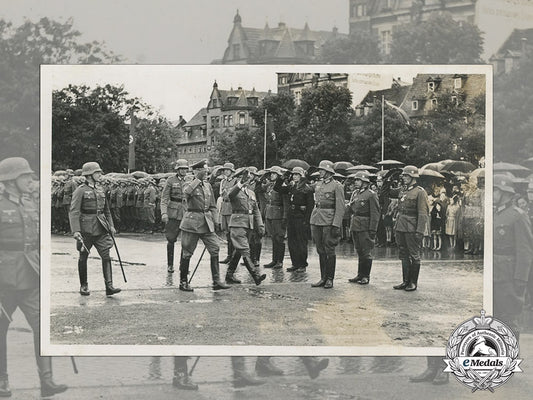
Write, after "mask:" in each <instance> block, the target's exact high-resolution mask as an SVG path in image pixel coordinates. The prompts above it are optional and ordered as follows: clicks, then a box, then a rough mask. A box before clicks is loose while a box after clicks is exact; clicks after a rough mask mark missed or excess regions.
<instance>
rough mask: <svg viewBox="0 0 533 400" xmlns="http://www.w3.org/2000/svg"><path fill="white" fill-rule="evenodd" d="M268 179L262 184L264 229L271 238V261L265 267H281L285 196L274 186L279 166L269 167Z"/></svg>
mask: <svg viewBox="0 0 533 400" xmlns="http://www.w3.org/2000/svg"><path fill="white" fill-rule="evenodd" d="M269 171H270V179H269V181H268V182H266V183H265V184H264V186H265V198H266V204H267V206H266V216H265V220H266V229H267V231H268V233H269V234H270V237H271V238H272V261H271V262H270V263H268V264H265V265H264V267H265V268H273V269H279V268H283V259H284V258H285V232H286V231H287V208H288V207H287V196H286V195H284V194H282V193H279V192H277V191H276V190H275V189H274V187H275V185H276V182H277V181H278V180H281V179H282V176H283V172H282V170H281V168H280V167H278V166H276V165H275V166H273V167H271V168H270V170H269Z"/></svg>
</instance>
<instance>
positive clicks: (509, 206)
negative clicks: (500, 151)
mask: <svg viewBox="0 0 533 400" xmlns="http://www.w3.org/2000/svg"><path fill="white" fill-rule="evenodd" d="M493 179H494V182H493V199H494V221H493V227H494V228H493V229H494V237H493V240H494V243H493V246H494V248H493V254H494V259H493V265H494V276H493V279H494V288H493V289H494V290H493V293H494V299H493V300H494V316H495V317H496V318H499V319H501V320H502V321H503V322H505V323H506V324H507V325H508V326H509V328H511V329H512V330H513V332H514V333H515V335H516V336H517V338H518V337H519V334H520V329H519V327H520V326H519V320H520V315H521V313H522V309H523V307H524V302H525V293H526V287H527V282H528V278H529V276H530V273H529V272H530V268H531V261H532V260H533V235H532V232H531V224H530V221H529V217H528V215H527V213H526V212H525V211H523V210H522V209H520V208H518V207H516V206H515V205H513V197H514V195H515V190H514V186H513V182H512V178H511V177H509V176H507V175H501V174H496V175H494V178H493Z"/></svg>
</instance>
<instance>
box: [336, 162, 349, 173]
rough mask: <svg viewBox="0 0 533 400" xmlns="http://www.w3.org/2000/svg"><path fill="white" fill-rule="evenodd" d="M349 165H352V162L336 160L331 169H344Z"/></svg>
mask: <svg viewBox="0 0 533 400" xmlns="http://www.w3.org/2000/svg"><path fill="white" fill-rule="evenodd" d="M351 167H353V164H352V163H351V162H349V161H337V162H336V163H335V164H333V169H334V170H335V171H337V172H339V171H346V170H347V169H348V168H351Z"/></svg>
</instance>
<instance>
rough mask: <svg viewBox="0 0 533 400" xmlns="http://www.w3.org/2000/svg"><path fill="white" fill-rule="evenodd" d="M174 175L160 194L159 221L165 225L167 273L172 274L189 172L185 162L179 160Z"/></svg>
mask: <svg viewBox="0 0 533 400" xmlns="http://www.w3.org/2000/svg"><path fill="white" fill-rule="evenodd" d="M174 168H175V169H176V171H177V172H176V175H172V176H170V177H169V178H168V179H167V181H166V183H165V187H164V188H163V192H162V193H161V221H162V222H163V223H164V224H165V236H166V238H167V271H168V272H169V273H173V272H174V243H176V240H177V239H178V235H179V232H180V228H179V227H180V224H181V220H182V219H183V213H184V211H185V198H184V196H183V185H184V184H185V176H186V175H187V171H188V170H189V163H188V162H187V160H184V159H179V160H177V161H176V165H175V167H174Z"/></svg>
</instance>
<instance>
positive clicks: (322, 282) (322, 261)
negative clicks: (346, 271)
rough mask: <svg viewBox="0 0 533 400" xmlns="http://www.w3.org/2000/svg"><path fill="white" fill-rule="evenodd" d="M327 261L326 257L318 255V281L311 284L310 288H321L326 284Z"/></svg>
mask: <svg viewBox="0 0 533 400" xmlns="http://www.w3.org/2000/svg"><path fill="white" fill-rule="evenodd" d="M327 261H328V256H327V255H326V254H319V255H318V262H319V263H320V280H319V281H318V282H316V283H313V284H312V285H311V287H322V286H324V285H325V284H326V263H327Z"/></svg>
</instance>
